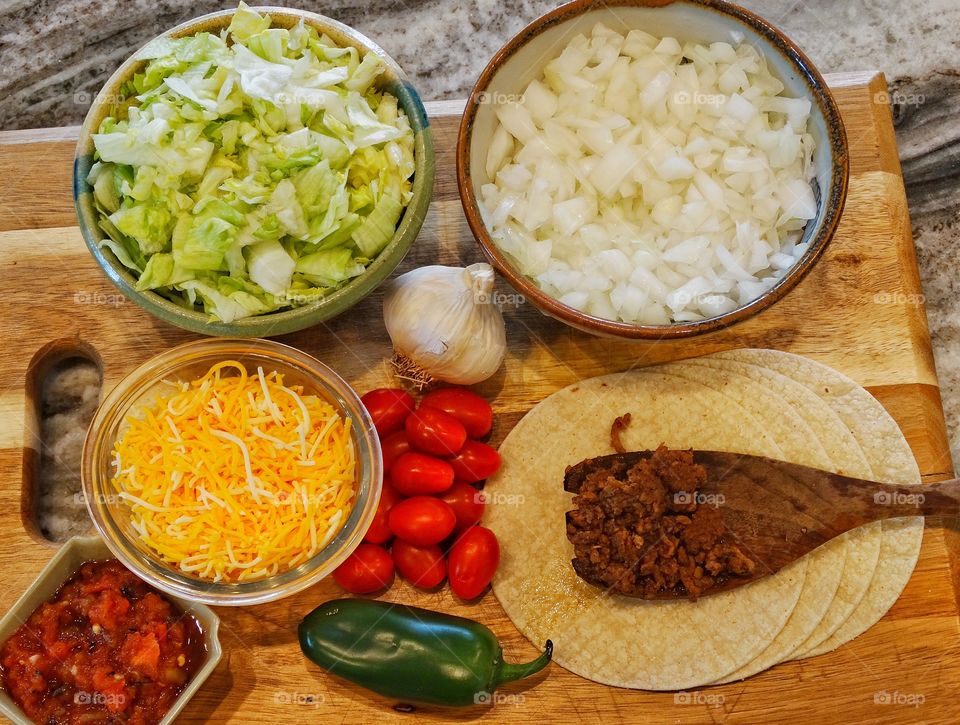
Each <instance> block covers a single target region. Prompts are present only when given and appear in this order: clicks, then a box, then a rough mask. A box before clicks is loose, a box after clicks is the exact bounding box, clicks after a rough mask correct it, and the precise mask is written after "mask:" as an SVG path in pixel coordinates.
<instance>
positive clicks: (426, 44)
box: [0, 0, 960, 462]
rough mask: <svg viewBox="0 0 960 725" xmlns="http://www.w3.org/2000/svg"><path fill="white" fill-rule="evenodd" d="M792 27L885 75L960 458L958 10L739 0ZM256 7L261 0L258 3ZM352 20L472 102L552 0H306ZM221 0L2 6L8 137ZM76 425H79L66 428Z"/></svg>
mask: <svg viewBox="0 0 960 725" xmlns="http://www.w3.org/2000/svg"><path fill="white" fill-rule="evenodd" d="M740 2H741V4H742V5H744V6H746V7H748V8H749V9H751V10H754V11H756V12H758V13H759V14H761V15H762V16H764V17H765V18H767V19H768V20H770V21H771V22H772V23H773V24H775V25H777V26H779V27H780V28H782V29H783V30H785V31H786V32H787V34H788V35H789V36H791V37H792V38H793V39H794V40H795V41H796V42H797V43H798V44H799V45H800V46H801V47H802V48H804V49H805V51H806V52H807V54H808V55H809V56H810V57H811V58H812V60H813V61H814V63H816V65H817V67H818V68H819V69H820V70H821V71H823V72H831V71H852V70H866V69H880V70H882V71H883V72H884V73H885V74H886V76H887V79H888V81H889V82H890V85H891V91H892V92H891V100H892V101H893V103H894V109H893V110H894V119H895V122H896V128H897V138H898V143H899V148H900V155H901V161H902V165H903V173H904V178H905V180H906V186H907V194H908V198H909V202H910V214H911V219H912V222H913V228H914V235H915V237H916V241H917V249H918V255H919V260H920V268H921V276H922V278H923V284H924V290H925V293H926V302H927V310H928V315H929V320H930V329H931V332H932V335H933V344H934V351H935V354H936V360H937V367H938V370H939V375H940V381H941V384H942V395H943V403H944V408H945V411H946V417H947V424H948V427H949V430H950V436H951V441H952V446H953V455H954V460H955V461H958V462H960V301H958V298H957V294H956V292H957V285H958V283H957V281H956V280H957V277H958V272H960V256H958V255H957V254H956V253H955V252H954V248H953V236H954V229H955V227H957V225H958V217H960V197H958V195H957V193H956V192H955V185H956V183H957V181H958V177H960V122H957V121H956V120H955V118H956V117H957V112H958V111H960V61H958V60H957V58H958V51H960V34H958V33H957V28H958V27H960V3H958V2H957V0H924V2H922V3H904V2H902V0H740ZM251 4H256V3H251ZM286 4H287V5H290V6H293V7H299V8H305V9H309V10H314V11H318V12H322V13H324V14H326V15H329V16H332V17H334V18H337V19H339V20H341V21H343V22H345V23H347V24H349V25H352V26H354V27H356V28H357V29H359V30H360V31H361V32H363V33H365V34H366V35H368V36H369V37H371V38H372V39H374V40H375V41H377V42H378V43H379V44H380V45H382V46H383V47H384V48H385V49H386V51H387V52H388V53H390V54H391V55H392V56H393V57H394V58H395V59H396V60H397V61H398V62H399V63H400V64H401V65H402V66H403V67H404V69H405V70H406V71H407V72H408V74H409V75H410V76H411V78H412V81H413V83H414V85H415V86H416V87H417V89H418V90H419V91H420V93H421V95H422V96H423V97H424V98H425V99H443V98H458V97H463V96H465V95H466V93H467V92H468V90H469V89H470V87H471V86H472V84H473V81H474V80H475V78H476V76H477V75H478V73H479V71H480V70H481V68H482V67H483V65H484V64H485V63H486V61H487V60H488V59H489V58H490V56H491V55H492V54H493V53H494V52H495V51H496V50H497V49H498V48H499V47H500V46H501V45H502V44H503V43H504V42H505V41H506V40H507V39H508V38H509V37H510V36H512V35H513V34H514V33H515V32H516V31H518V30H519V29H520V28H521V27H522V26H523V25H525V24H526V23H527V22H529V21H530V20H532V19H534V18H535V17H537V16H538V15H540V14H542V13H544V12H546V11H547V10H549V9H551V8H553V7H556V6H557V5H559V4H560V3H559V2H556V1H554V0H516V1H513V2H509V3H507V2H503V1H502V0H386V1H384V0H376V1H375V0H328V1H327V2H325V3H323V4H317V3H308V2H301V1H299V0H294V1H291V2H287V3H286ZM231 5H232V3H230V2H223V1H219V2H214V1H212V0H198V1H194V2H186V1H185V0H124V1H122V2H121V1H120V0H96V1H95V0H0V56H2V58H3V63H2V64H0V129H17V128H33V127H43V126H62V125H68V124H76V123H79V122H80V121H81V120H82V119H83V116H84V114H85V112H86V110H87V107H88V105H89V102H90V99H91V98H92V97H93V95H94V94H95V93H96V91H97V90H98V89H99V88H100V86H101V85H102V83H103V81H104V80H105V79H106V77H107V76H108V75H109V74H110V73H111V72H112V70H113V69H114V68H116V66H117V65H119V63H120V62H121V61H122V60H123V59H124V58H126V57H127V56H128V55H129V54H130V53H131V52H132V51H133V50H134V49H135V48H137V47H138V46H139V45H141V44H143V43H144V42H145V41H147V40H148V39H149V38H151V37H153V36H154V35H156V34H157V33H159V32H161V31H162V30H164V29H166V28H169V27H171V26H172V25H175V24H177V23H179V22H182V21H184V20H187V19H189V18H191V17H195V16H197V15H199V14H201V13H205V12H210V11H213V10H218V9H222V8H226V7H230V6H231ZM66 427H67V428H69V425H67V426H66Z"/></svg>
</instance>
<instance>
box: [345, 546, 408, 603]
mask: <svg viewBox="0 0 960 725" xmlns="http://www.w3.org/2000/svg"><path fill="white" fill-rule="evenodd" d="M333 579H334V581H336V582H337V584H339V585H340V586H342V587H343V588H344V589H346V590H347V591H348V592H350V593H351V594H369V593H370V592H375V591H378V590H380V589H383V588H385V587H386V586H387V585H388V584H389V583H390V580H391V579H393V559H392V558H391V557H390V553H389V552H388V551H387V550H386V549H384V548H383V547H382V546H377V545H376V544H360V546H358V547H357V548H356V549H355V550H354V552H353V553H352V554H350V556H348V557H347V558H346V560H345V561H344V562H343V563H342V564H341V565H340V566H338V567H337V568H336V569H334V570H333Z"/></svg>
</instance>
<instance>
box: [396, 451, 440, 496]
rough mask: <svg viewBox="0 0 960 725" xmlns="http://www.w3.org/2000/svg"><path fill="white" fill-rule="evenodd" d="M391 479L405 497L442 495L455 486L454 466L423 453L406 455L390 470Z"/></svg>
mask: <svg viewBox="0 0 960 725" xmlns="http://www.w3.org/2000/svg"><path fill="white" fill-rule="evenodd" d="M390 478H391V480H392V481H393V487H394V488H395V489H397V491H398V492H399V493H402V494H403V495H404V496H417V495H419V494H431V493H441V492H443V491H446V490H447V489H448V488H450V486H451V485H452V484H453V466H451V465H450V464H449V463H447V462H446V461H441V460H440V459H439V458H434V457H433V456H425V455H423V454H422V453H404V454H403V455H401V456H400V457H399V458H398V459H397V460H396V462H395V463H394V464H393V467H392V468H391V469H390Z"/></svg>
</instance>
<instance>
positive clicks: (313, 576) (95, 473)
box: [80, 337, 383, 606]
mask: <svg viewBox="0 0 960 725" xmlns="http://www.w3.org/2000/svg"><path fill="white" fill-rule="evenodd" d="M257 354H259V355H263V356H265V357H269V358H272V359H275V360H276V361H277V362H283V363H284V364H286V365H289V366H291V367H295V368H299V369H301V370H305V371H306V372H307V373H308V374H309V375H311V376H313V377H315V378H317V379H318V380H319V381H321V383H322V385H323V386H325V387H326V388H328V389H329V391H330V394H331V395H332V396H333V397H338V396H339V397H342V398H344V399H345V402H346V403H347V404H348V405H349V406H350V407H352V408H354V409H355V410H356V412H357V414H358V415H359V420H357V419H356V416H354V415H353V414H352V413H351V412H350V411H349V410H347V409H344V408H343V407H342V406H341V404H340V403H339V402H337V401H336V400H334V401H331V402H332V404H333V405H334V406H335V407H337V408H338V409H339V411H340V413H341V414H342V415H345V416H349V417H350V418H351V420H352V422H353V430H354V431H355V433H356V435H357V436H358V438H360V439H362V440H364V441H365V442H366V445H367V446H368V447H369V461H368V462H365V459H364V458H363V456H361V455H359V453H358V455H357V468H358V470H357V476H358V479H359V481H360V483H359V484H358V485H359V486H360V487H361V488H358V492H357V497H358V499H359V496H360V494H361V493H362V487H363V483H364V480H365V479H366V477H367V476H369V483H368V488H367V491H366V497H365V498H364V500H363V501H362V502H361V501H359V500H358V501H357V502H356V503H355V504H354V507H353V509H351V511H350V514H349V515H348V516H347V520H346V522H345V523H344V524H343V526H342V527H341V528H340V531H339V532H338V533H337V534H336V536H334V537H333V539H331V540H330V541H329V542H328V543H327V544H326V546H324V547H323V548H322V549H320V550H319V551H318V552H317V553H316V554H314V556H313V557H311V558H310V559H308V560H307V561H305V562H303V563H302V564H300V565H299V566H298V567H296V568H294V569H288V570H286V571H282V572H279V573H278V574H276V575H274V576H271V577H266V578H263V579H256V580H253V581H249V582H236V583H231V586H233V587H234V589H233V590H231V591H226V592H223V591H218V590H217V589H216V587H218V586H226V584H224V583H220V584H216V583H214V582H210V581H205V580H200V579H198V578H195V577H189V576H186V575H183V574H180V573H179V572H176V571H175V570H174V569H173V567H171V566H170V565H169V564H166V563H164V562H161V560H160V558H159V557H158V556H156V555H154V554H153V553H144V552H141V551H140V549H139V547H138V546H137V545H136V543H135V542H134V541H133V540H132V538H131V537H130V536H129V535H128V534H127V533H126V532H125V531H124V530H123V528H122V527H121V526H120V525H119V524H118V523H117V521H116V519H115V517H114V516H113V515H112V514H110V513H109V509H110V506H111V505H110V503H109V502H107V501H103V500H102V496H101V495H100V494H101V493H102V492H103V491H104V489H105V488H106V486H108V485H109V484H108V483H107V482H104V481H101V480H99V479H100V469H99V461H100V455H101V454H102V453H103V452H104V447H105V446H108V447H109V448H107V449H106V454H108V455H109V450H110V448H112V444H113V441H112V440H107V439H106V435H105V433H104V429H105V428H107V427H108V426H107V423H110V422H112V421H113V420H114V419H116V418H119V419H121V420H122V418H123V417H124V416H125V415H126V414H127V413H128V412H129V410H130V406H129V405H128V403H129V402H130V401H129V400H127V399H128V398H129V397H130V396H131V395H134V394H136V393H139V392H142V391H143V390H144V389H146V388H149V387H150V386H151V385H154V384H156V383H157V382H159V381H160V380H161V379H162V375H161V371H162V373H163V374H169V373H170V371H171V368H177V367H180V366H181V365H182V364H184V363H188V362H198V361H199V360H190V359H189V357H188V356H190V355H197V356H201V355H207V356H210V355H217V356H219V357H221V358H222V357H226V356H227V355H232V356H234V357H236V356H243V355H257ZM161 366H162V367H161ZM158 369H159V370H158ZM382 460H383V459H382V453H381V449H380V441H379V438H378V437H377V434H376V428H375V426H374V424H373V419H372V418H371V417H370V414H369V412H368V411H367V410H366V408H365V407H364V405H363V403H362V401H361V400H360V396H359V394H358V393H357V392H356V391H355V390H354V389H353V387H352V386H350V384H349V383H347V382H346V380H344V379H343V378H342V377H341V376H340V375H339V374H338V373H337V372H336V371H335V370H333V369H332V368H330V367H329V366H327V365H326V364H324V363H322V362H321V361H319V360H317V359H316V358H315V357H313V356H312V355H309V354H307V353H305V352H303V351H302V350H299V349H297V348H295V347H292V346H290V345H285V344H283V343H280V342H276V341H275V340H264V339H260V338H252V339H251V338H223V337H206V338H201V339H199V340H193V341H191V342H187V343H184V344H182V345H178V346H176V347H173V348H170V349H169V350H165V351H164V352H162V353H159V354H157V355H154V356H152V357H150V358H149V359H147V360H146V361H144V362H142V363H141V364H140V365H138V366H137V367H136V368H134V369H133V370H131V371H130V372H129V373H127V374H126V375H125V376H124V377H123V378H122V379H121V380H120V381H119V382H118V383H117V384H116V385H115V386H114V387H113V388H112V389H111V390H110V392H109V393H108V394H107V395H106V396H105V397H104V398H103V401H102V402H101V403H100V405H99V406H98V408H97V411H96V413H94V416H93V419H92V420H91V421H90V425H89V427H88V428H87V432H86V435H85V437H84V442H83V450H82V453H81V464H80V478H81V490H82V491H83V494H84V498H85V501H86V506H87V512H88V513H89V515H90V518H91V519H92V520H93V524H94V528H95V529H96V532H97V534H98V535H99V536H100V537H101V538H102V539H103V541H104V543H106V545H107V547H108V548H109V549H110V551H112V552H113V554H114V556H116V557H117V558H118V559H119V560H120V561H121V562H122V563H123V564H124V566H126V567H127V568H128V569H130V570H131V571H132V572H134V573H135V574H136V575H137V576H139V577H140V578H141V579H143V580H144V581H146V582H147V583H148V584H150V585H151V586H154V587H156V588H157V589H159V590H161V591H163V592H165V593H166V594H168V595H171V596H174V597H179V598H182V599H186V600H189V601H192V602H199V603H203V604H209V605H216V606H247V605H251V604H260V603H264V602H271V601H275V600H278V599H283V598H286V597H288V596H291V595H293V594H296V593H298V592H301V591H303V590H304V589H307V588H308V587H311V586H313V585H314V584H316V583H317V582H319V581H320V580H321V579H324V578H325V577H326V576H328V575H329V574H330V573H331V572H332V571H333V570H334V569H335V568H336V567H337V566H338V565H339V564H341V563H342V562H343V561H344V560H345V559H346V558H347V557H348V556H349V555H350V554H351V553H352V552H353V551H354V550H355V549H356V547H357V546H359V545H360V544H361V543H362V540H363V537H364V535H365V534H366V531H367V529H368V528H369V526H370V523H371V522H372V521H373V517H374V515H375V514H376V509H377V505H378V503H379V499H380V494H381V491H382V490H383V462H382ZM362 466H367V467H368V468H369V470H368V471H364V470H363V468H362ZM94 479H97V480H96V481H95V480H94ZM101 509H103V511H102V510H101ZM104 511H106V512H107V513H104ZM351 526H352V527H353V528H352V529H351V528H350V527H351ZM329 551H332V552H333V553H332V555H328V556H327V557H326V558H324V559H322V560H321V561H319V562H316V560H317V559H318V558H321V557H323V556H324V554H325V553H327V552H329ZM300 569H304V571H302V572H301V573H299V574H296V572H297V571H298V570H300ZM278 580H279V583H278ZM268 582H269V583H270V585H267V584H266V583H268Z"/></svg>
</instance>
